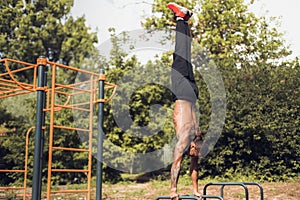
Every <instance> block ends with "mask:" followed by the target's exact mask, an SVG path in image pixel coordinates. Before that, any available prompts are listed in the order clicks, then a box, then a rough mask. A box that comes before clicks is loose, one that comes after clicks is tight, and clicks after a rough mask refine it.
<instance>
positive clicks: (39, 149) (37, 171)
mask: <svg viewBox="0 0 300 200" xmlns="http://www.w3.org/2000/svg"><path fill="white" fill-rule="evenodd" d="M45 68H46V65H44V64H39V66H38V87H39V88H41V87H44V86H45V83H46V80H45V79H46V75H45V71H46V70H45ZM45 100H46V99H45V91H44V90H38V91H37V106H36V128H35V140H34V161H33V162H34V163H33V177H32V200H40V199H41V188H42V178H41V174H42V160H43V138H44V136H43V133H44V132H43V130H42V127H43V125H44V123H45V115H44V113H43V107H44V105H45Z"/></svg>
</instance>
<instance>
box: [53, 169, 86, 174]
mask: <svg viewBox="0 0 300 200" xmlns="http://www.w3.org/2000/svg"><path fill="white" fill-rule="evenodd" d="M51 171H52V172H82V173H85V172H86V173H87V172H89V170H87V169H52V170H51Z"/></svg>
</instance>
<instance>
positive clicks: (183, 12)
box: [168, 2, 193, 21]
mask: <svg viewBox="0 0 300 200" xmlns="http://www.w3.org/2000/svg"><path fill="white" fill-rule="evenodd" d="M168 8H170V9H171V10H172V11H173V13H174V16H175V19H176V18H182V19H184V20H185V21H188V20H189V19H190V18H191V16H192V15H193V12H192V11H190V10H188V9H187V8H185V7H182V6H180V5H178V4H176V3H173V2H172V3H168Z"/></svg>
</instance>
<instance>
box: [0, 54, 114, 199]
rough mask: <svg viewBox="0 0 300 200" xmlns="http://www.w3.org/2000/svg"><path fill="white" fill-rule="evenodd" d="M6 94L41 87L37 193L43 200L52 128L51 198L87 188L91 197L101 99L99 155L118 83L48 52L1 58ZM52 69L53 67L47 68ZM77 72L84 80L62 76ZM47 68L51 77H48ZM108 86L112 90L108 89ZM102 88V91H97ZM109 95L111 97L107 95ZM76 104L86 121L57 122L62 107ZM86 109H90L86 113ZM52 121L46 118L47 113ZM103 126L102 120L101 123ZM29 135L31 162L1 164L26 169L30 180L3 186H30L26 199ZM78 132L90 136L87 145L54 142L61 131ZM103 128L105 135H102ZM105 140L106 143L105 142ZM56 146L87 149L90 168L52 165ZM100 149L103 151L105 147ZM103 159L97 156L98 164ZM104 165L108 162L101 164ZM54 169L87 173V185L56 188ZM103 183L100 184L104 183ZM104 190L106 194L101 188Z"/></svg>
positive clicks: (2, 93)
mask: <svg viewBox="0 0 300 200" xmlns="http://www.w3.org/2000/svg"><path fill="white" fill-rule="evenodd" d="M0 69H1V71H0V99H1V98H8V97H14V96H18V95H24V94H28V93H32V92H36V93H37V108H36V109H37V111H36V118H37V121H36V126H35V127H36V128H35V130H36V132H35V150H34V169H33V179H32V182H33V186H32V199H33V200H38V199H40V197H41V184H42V183H41V170H42V166H41V163H42V152H43V142H44V133H45V131H47V132H48V135H49V136H48V137H49V149H48V175H47V200H50V197H51V194H56V193H86V198H87V199H91V172H92V139H93V123H94V122H93V116H94V110H95V109H94V107H95V104H97V105H98V106H99V109H98V117H99V118H100V120H98V124H100V125H101V126H100V128H99V129H101V130H98V146H97V147H98V154H97V161H99V160H100V161H101V159H102V157H98V156H101V154H102V149H99V148H102V146H101V145H102V136H101V134H102V126H103V104H104V103H106V102H108V101H110V100H111V99H112V97H113V95H114V94H115V90H116V85H115V84H112V83H109V82H106V76H105V74H104V70H101V72H100V74H96V73H92V72H88V71H85V70H81V69H78V68H74V67H70V66H66V65H62V64H58V63H54V62H49V61H48V60H47V59H46V58H42V57H41V58H39V59H37V63H36V64H31V63H27V62H22V61H17V60H12V59H8V58H5V59H2V60H0ZM47 69H48V73H47ZM67 72H70V73H76V74H77V75H76V77H79V78H78V81H76V83H72V84H69V83H68V82H67V81H66V80H64V79H62V78H61V77H60V74H62V73H67ZM47 74H48V75H49V78H48V80H47ZM104 91H109V92H106V96H105V94H104ZM97 94H98V95H97ZM105 97H106V98H105ZM66 109H69V110H72V111H73V113H72V114H73V117H75V118H76V116H77V115H78V116H85V117H84V119H85V120H84V122H85V123H84V124H82V123H80V124H78V125H77V124H75V125H68V124H63V123H62V122H57V121H56V120H55V117H56V115H57V113H59V112H60V111H62V110H66ZM84 113H85V114H84ZM46 118H47V122H48V123H45V119H46ZM98 127H99V126H98ZM32 129H33V128H31V129H30V130H29V131H28V133H27V136H26V155H25V158H24V159H25V167H24V169H22V170H5V169H2V170H1V169H0V173H24V186H23V187H19V188H11V187H10V188H4V187H0V190H11V189H16V190H17V189H18V190H24V194H23V199H26V180H27V171H28V170H27V162H28V160H27V157H28V137H29V132H30V131H31V130H32ZM61 131H64V132H70V133H74V132H77V133H79V132H80V134H82V135H83V137H84V138H87V139H86V141H85V142H86V143H87V145H86V148H77V147H72V146H68V147H64V146H56V145H54V140H55V139H54V138H55V135H56V134H57V133H58V132H61ZM99 134H100V136H99ZM99 144H100V146H99ZM55 151H68V152H76V153H84V154H87V156H86V157H87V168H85V169H67V168H65V167H64V168H55V167H53V165H52V162H53V154H54V152H55ZM99 152H100V153H99ZM98 164H99V163H98V162H97V165H98ZM100 166H102V165H100ZM53 173H84V174H86V177H87V189H83V190H57V191H54V190H53V188H52V187H51V186H52V179H51V177H52V174H53ZM101 173H102V171H101V169H97V179H99V180H100V182H99V181H98V182H97V186H96V187H97V188H96V189H97V195H99V194H98V193H99V192H98V190H99V191H100V193H101V190H102V188H101V186H100V185H99V184H102V182H101V181H102V179H101V177H98V176H100V175H101ZM98 183H99V184H98ZM100 196H101V194H100Z"/></svg>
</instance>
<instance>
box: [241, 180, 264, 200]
mask: <svg viewBox="0 0 300 200" xmlns="http://www.w3.org/2000/svg"><path fill="white" fill-rule="evenodd" d="M243 183H244V184H245V185H253V186H257V187H258V188H259V191H260V200H263V199H264V189H263V187H262V186H261V185H260V184H258V183H255V182H243Z"/></svg>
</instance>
